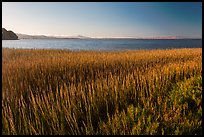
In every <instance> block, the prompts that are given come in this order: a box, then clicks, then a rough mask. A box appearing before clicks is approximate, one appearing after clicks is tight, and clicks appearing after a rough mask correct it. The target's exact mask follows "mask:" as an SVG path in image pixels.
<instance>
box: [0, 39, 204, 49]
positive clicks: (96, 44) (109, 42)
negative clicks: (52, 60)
mask: <svg viewBox="0 0 204 137" xmlns="http://www.w3.org/2000/svg"><path fill="white" fill-rule="evenodd" d="M2 46H3V47H8V48H36V49H39V48H40V49H48V48H49V49H70V50H137V49H169V48H202V40H195V39H194V40H192V39H191V40H190V39H182V40H136V39H21V40H2Z"/></svg>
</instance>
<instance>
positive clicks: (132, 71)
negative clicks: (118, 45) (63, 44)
mask: <svg viewBox="0 0 204 137" xmlns="http://www.w3.org/2000/svg"><path fill="white" fill-rule="evenodd" d="M2 54H3V55H2V61H3V62H2V132H3V134H46V135H47V134H62V135H64V134H66V135H68V134H76V135H78V134H88V135H91V134H135V135H138V134H139V135H140V134H194V133H195V132H197V131H196V130H197V129H200V126H201V121H202V105H200V104H201V102H202V96H201V95H202V77H201V75H202V49H201V48H195V49H193V48H192V49H169V50H138V51H112V52H105V51H103V52H102V51H68V50H32V49H7V48H3V51H2ZM192 102H193V103H192Z"/></svg>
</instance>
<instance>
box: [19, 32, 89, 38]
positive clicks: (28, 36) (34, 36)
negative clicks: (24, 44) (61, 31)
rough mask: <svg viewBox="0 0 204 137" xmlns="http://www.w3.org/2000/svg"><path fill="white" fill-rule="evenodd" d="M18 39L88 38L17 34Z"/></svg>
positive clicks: (80, 36)
mask: <svg viewBox="0 0 204 137" xmlns="http://www.w3.org/2000/svg"><path fill="white" fill-rule="evenodd" d="M17 35H18V37H19V39H89V38H90V37H86V36H82V35H78V36H63V37H56V36H45V35H27V34H19V33H17Z"/></svg>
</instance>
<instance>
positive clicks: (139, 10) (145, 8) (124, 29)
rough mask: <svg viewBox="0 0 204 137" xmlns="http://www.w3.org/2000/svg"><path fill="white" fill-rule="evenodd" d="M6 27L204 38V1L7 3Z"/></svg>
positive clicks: (72, 33) (4, 12)
mask: <svg viewBox="0 0 204 137" xmlns="http://www.w3.org/2000/svg"><path fill="white" fill-rule="evenodd" d="M2 27H4V28H6V29H7V30H13V31H14V32H16V33H23V34H42V35H55V36H58V35H66V36H75V35H84V36H90V37H155V36H181V37H192V38H201V37H202V3H201V2H76V3H73V2H72V3H71V2H49V3H48V2H47V3H46V2H3V3H2Z"/></svg>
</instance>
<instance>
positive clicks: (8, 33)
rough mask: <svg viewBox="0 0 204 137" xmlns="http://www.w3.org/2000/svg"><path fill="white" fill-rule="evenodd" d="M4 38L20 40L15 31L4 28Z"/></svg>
mask: <svg viewBox="0 0 204 137" xmlns="http://www.w3.org/2000/svg"><path fill="white" fill-rule="evenodd" d="M2 40H18V36H17V35H16V34H15V33H14V32H13V31H10V30H9V31H7V30H6V29H5V28H2Z"/></svg>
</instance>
